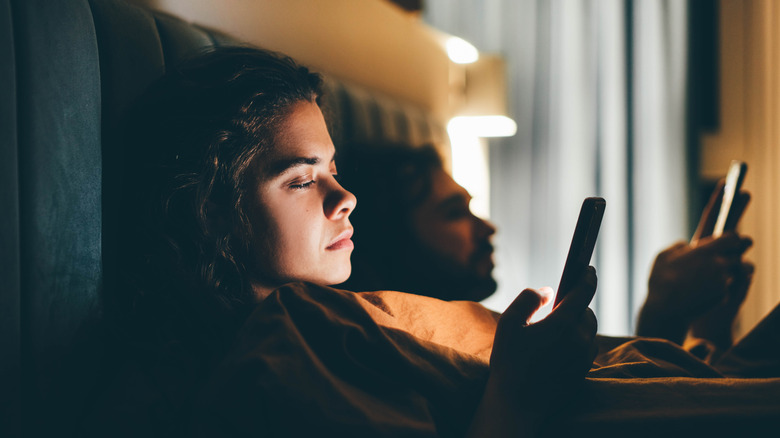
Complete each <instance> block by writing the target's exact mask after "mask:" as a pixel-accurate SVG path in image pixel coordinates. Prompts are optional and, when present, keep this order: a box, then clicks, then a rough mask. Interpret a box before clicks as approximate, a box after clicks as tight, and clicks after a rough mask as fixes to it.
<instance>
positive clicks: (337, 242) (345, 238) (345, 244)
mask: <svg viewBox="0 0 780 438" xmlns="http://www.w3.org/2000/svg"><path fill="white" fill-rule="evenodd" d="M352 233H353V231H352V229H351V228H350V229H348V230H345V231H344V232H342V233H341V234H339V235H338V236H336V238H335V239H333V242H331V244H330V245H328V247H327V248H326V249H328V250H332V251H335V250H339V249H353V248H354V247H355V244H354V243H352V239H351V238H352Z"/></svg>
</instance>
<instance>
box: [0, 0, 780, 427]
mask: <svg viewBox="0 0 780 438" xmlns="http://www.w3.org/2000/svg"><path fill="white" fill-rule="evenodd" d="M0 29H2V30H0V33H2V38H1V39H0V52H2V55H1V56H2V57H3V59H4V62H2V63H0V65H2V67H0V75H2V80H1V81H0V86H1V87H3V94H2V95H3V99H2V100H0V120H1V122H0V123H2V130H0V136H2V139H3V140H2V150H0V154H2V156H0V166H2V171H0V178H2V183H0V217H1V218H2V227H0V257H1V260H2V263H0V270H1V272H2V275H0V278H1V279H2V280H0V281H2V284H3V286H2V289H1V290H0V337H2V343H0V344H1V345H2V352H0V403H1V404H0V412H2V413H3V414H2V416H0V435H2V436H8V437H13V436H21V435H22V434H23V433H24V434H25V435H28V434H29V435H34V436H38V435H41V436H46V435H51V434H54V433H57V434H58V435H68V434H69V431H71V430H74V429H73V427H72V426H74V423H75V422H77V421H79V419H81V418H82V411H83V407H84V405H85V404H87V402H88V401H89V400H90V398H91V397H92V395H93V394H94V392H95V391H96V390H97V389H98V388H97V387H96V386H97V385H98V383H97V382H99V381H100V380H99V378H100V376H101V372H102V368H101V364H102V363H103V361H104V360H105V357H104V352H103V350H102V349H101V348H100V346H101V345H102V344H101V343H102V342H104V339H103V337H102V335H103V334H102V333H101V332H100V331H99V330H95V327H96V324H97V323H96V321H99V319H100V316H101V315H102V314H103V313H104V312H105V311H106V309H110V307H111V306H112V305H114V304H115V303H114V297H112V296H111V294H110V293H109V291H111V290H112V284H113V283H112V282H115V281H116V280H115V278H116V277H117V276H116V272H117V270H118V269H120V267H119V266H117V263H116V253H117V251H121V248H118V246H117V243H116V242H117V239H116V236H117V233H119V232H121V230H118V229H117V225H116V224H117V223H118V222H117V220H116V218H115V214H116V213H115V212H116V210H117V202H120V201H119V200H117V199H116V197H115V196H112V195H113V194H114V193H115V191H116V184H117V182H116V181H115V180H113V177H114V176H115V172H113V171H112V169H116V166H118V163H119V162H121V159H122V154H123V151H121V150H118V147H117V144H118V143H119V142H117V141H116V140H117V139H115V138H112V132H114V130H113V129H112V128H113V127H114V126H115V124H116V123H117V121H118V120H119V117H120V115H121V112H122V109H123V108H124V107H125V106H126V105H127V104H128V102H130V101H131V100H132V99H133V98H134V97H135V96H137V95H138V94H139V93H140V92H141V91H142V90H143V89H144V88H145V87H146V86H147V85H148V84H149V83H150V82H151V81H153V80H154V79H155V78H157V77H159V76H160V75H161V74H162V72H163V71H164V67H165V65H167V64H170V63H174V62H176V61H177V60H178V59H181V58H182V57H185V56H187V55H188V54H190V53H193V52H194V51H196V50H198V49H199V48H202V47H209V46H214V45H226V44H234V43H236V41H233V40H231V39H230V38H227V37H225V36H224V35H223V34H220V33H219V32H214V31H211V30H209V29H206V28H202V27H199V26H196V25H193V24H190V23H186V22H184V21H182V20H180V19H178V18H176V17H172V16H168V15H164V14H160V13H154V12H150V11H148V10H144V9H141V8H139V7H136V6H132V5H128V4H126V3H124V2H122V1H121V0H59V1H56V2H50V1H43V0H0ZM327 96H329V99H330V100H329V102H328V105H329V107H331V108H333V114H335V115H336V118H337V119H339V120H342V121H343V122H342V123H341V124H340V125H338V126H339V127H338V129H337V130H335V131H334V138H335V141H336V144H337V147H338V145H339V144H347V143H350V142H352V141H366V140H369V141H370V140H372V139H374V138H377V139H382V140H390V141H408V142H412V143H423V142H434V143H440V142H442V141H443V139H444V128H443V126H441V124H440V123H438V122H437V120H436V119H435V118H433V117H431V116H430V115H428V114H426V112H425V111H424V110H421V109H420V108H418V107H415V106H414V105H409V104H407V103H404V102H399V101H396V100H393V99H391V98H388V97H386V96H381V95H378V94H376V93H374V92H372V91H371V90H368V89H364V88H360V87H358V86H355V85H354V84H348V83H344V82H339V81H336V80H332V79H331V80H329V82H328V94H327ZM301 287H303V286H301ZM309 287H310V286H306V288H304V289H301V290H299V293H293V294H289V298H288V299H289V300H290V301H284V300H282V301H279V302H278V303H277V304H278V305H277V307H276V308H274V309H271V310H268V312H271V313H272V314H276V313H275V312H283V311H290V314H291V315H292V316H291V319H288V320H279V321H280V323H283V324H292V326H293V327H296V326H297V321H298V320H297V319H296V317H295V315H296V310H295V309H303V311H304V313H305V312H310V311H319V312H326V313H327V311H328V309H323V308H322V307H320V306H319V305H318V304H317V303H316V302H312V301H311V300H309V301H306V300H305V299H304V298H305V297H306V296H311V293H312V291H311V290H309V289H308V288H309ZM311 288H313V290H315V289H316V291H318V292H313V293H320V294H325V295H326V296H328V297H331V298H332V299H333V300H335V301H336V302H338V303H341V304H343V306H344V308H346V309H347V310H345V312H346V313H345V314H343V315H341V316H339V315H335V316H334V315H330V316H333V317H334V318H335V319H333V318H331V319H328V321H330V323H328V324H331V325H328V324H326V325H325V326H323V329H325V328H328V327H330V328H331V329H332V330H336V331H339V330H342V331H343V330H346V328H349V327H352V328H353V329H354V326H350V325H349V324H344V318H346V319H347V320H350V319H354V318H362V319H361V320H363V321H365V324H366V326H365V327H363V328H362V329H360V330H363V329H365V328H366V327H370V328H371V330H372V333H373V335H374V336H375V338H373V339H376V340H378V342H380V344H381V345H382V346H383V347H382V348H381V349H380V350H378V352H380V353H381V352H384V353H383V354H385V353H386V354H389V353H388V352H392V351H394V350H393V348H397V347H398V346H399V345H401V346H404V348H405V349H407V350H409V349H410V350H411V351H415V352H417V353H419V356H420V357H423V358H428V359H429V360H428V362H426V361H424V360H423V361H422V362H419V361H406V362H403V363H404V364H405V366H407V370H408V371H409V372H412V373H417V375H418V377H419V379H421V381H427V380H426V379H428V378H429V377H430V378H433V377H435V376H439V377H438V380H437V381H438V382H440V383H441V385H442V386H443V387H445V388H448V390H449V391H452V394H456V395H458V397H462V398H463V399H464V400H465V399H467V398H468V397H469V396H471V395H473V394H474V393H475V391H476V392H478V391H479V387H480V382H481V381H482V379H484V376H485V373H486V367H485V363H484V357H482V358H480V355H479V354H476V355H474V354H472V353H473V352H471V353H468V354H464V353H462V352H458V351H456V350H455V349H453V348H452V347H451V346H448V345H447V342H448V341H445V340H444V339H443V338H442V339H439V338H436V339H433V340H431V339H426V338H425V337H424V336H415V335H413V334H409V333H408V332H407V331H405V330H399V327H400V326H393V324H394V323H392V322H391V321H386V324H385V325H382V324H377V323H376V321H374V320H372V319H366V315H368V314H369V313H370V312H373V311H374V310H370V309H371V307H366V306H365V305H364V304H365V303H363V302H362V301H359V300H360V299H362V298H359V297H357V296H351V295H349V294H345V293H343V292H339V291H333V290H330V289H322V288H318V287H313V286H311ZM296 300H297V301H296ZM306 306H310V307H306ZM311 306H313V307H311ZM367 309H369V310H367ZM428 318H431V321H432V323H433V322H437V321H439V319H438V317H437V316H436V315H428ZM423 320H424V319H423ZM485 323H486V324H489V323H490V318H486V319H485ZM360 330H358V332H360ZM478 331H479V328H478V327H473V328H469V330H468V333H472V332H473V333H477V332H478ZM344 333H352V331H344ZM459 333H461V334H460V335H458V336H460V337H461V338H458V339H455V341H457V342H461V341H462V336H466V335H465V334H463V333H462V332H459ZM473 333H472V334H473ZM448 336H452V335H451V334H450V335H448ZM445 337H446V336H445ZM451 340H452V339H451ZM774 341H775V343H774V345H775V347H776V348H777V347H780V343H779V342H777V341H778V339H777V338H775V339H774ZM475 342H477V341H476V340H475ZM605 342H607V341H606V340H605ZM388 349H389V350H388ZM778 349H780V348H778ZM434 357H436V359H435V360H436V361H439V363H440V364H441V366H442V367H447V368H448V369H452V370H455V371H458V372H461V373H464V374H463V375H464V376H466V377H467V378H465V380H459V378H456V376H457V374H452V375H450V377H448V378H446V379H445V378H441V373H440V370H437V369H436V367H431V365H430V364H431V363H432V362H431V361H433V360H434V359H433V358H434ZM637 357H639V356H637ZM635 358H636V357H635ZM363 359H365V360H371V357H364V358H363ZM613 371H614V370H613ZM453 372H454V371H453ZM445 377H447V376H445ZM215 379H217V380H218V378H215ZM281 382H282V380H276V381H275V383H274V385H276V386H275V388H277V389H278V388H280V384H281ZM293 388H294V386H290V387H289V388H288V389H287V391H292V389H293ZM334 391H335V392H334V393H328V392H323V393H322V394H323V395H322V396H323V397H326V396H327V395H328V394H339V393H340V392H339V389H338V388H337V387H336V388H334ZM583 394H584V395H583V397H584V398H583V400H585V402H583V403H580V404H578V405H575V406H574V407H572V408H571V410H570V411H568V412H567V413H566V415H565V416H562V417H561V419H560V421H557V422H555V423H553V424H551V425H550V427H549V429H548V432H549V434H550V435H551V436H568V435H571V434H574V433H577V434H578V435H591V434H593V435H598V436H610V435H618V434H620V435H626V434H630V435H633V436H644V435H656V434H660V433H664V434H665V435H670V434H671V435H680V436H682V435H692V434H696V435H705V436H718V435H726V434H728V435H733V434H740V435H744V434H754V433H755V434H757V433H759V432H765V431H766V430H768V429H767V428H772V429H777V427H778V426H780V379H778V378H774V377H763V378H751V379H740V378H725V377H718V376H710V377H708V378H702V377H697V376H696V375H678V374H674V373H671V374H670V375H664V376H647V375H644V376H639V375H635V376H634V375H632V376H620V377H619V378H618V377H615V376H614V375H611V374H609V373H606V371H604V370H602V371H601V372H598V371H596V372H594V374H593V375H592V376H591V377H589V378H588V380H587V382H586V385H585V388H584V392H583ZM291 400H294V399H291ZM345 400H347V403H348V404H349V402H348V399H345ZM415 400H418V399H415ZM442 400H443V402H446V404H448V405H450V406H451V409H450V410H447V411H446V415H447V417H446V418H448V419H450V420H452V421H433V420H432V417H431V418H428V417H425V418H416V419H414V421H415V422H419V424H420V425H421V427H422V429H423V430H424V432H425V433H424V434H428V435H430V434H437V435H438V434H441V435H449V434H457V431H458V430H459V425H462V423H463V421H464V419H465V418H467V416H468V414H467V413H468V408H469V405H468V403H469V402H467V401H463V403H457V401H458V400H461V399H460V398H452V399H447V398H446V397H443V398H442ZM418 401H419V400H418ZM333 406H334V409H335V408H336V407H337V406H338V404H337V403H334V405H333ZM304 407H305V406H304ZM291 409H303V408H302V407H294V406H293V407H292V408H291ZM360 412H363V413H366V412H368V413H370V411H366V410H365V409H362V408H361V411H360ZM382 412H390V411H381V410H377V411H375V415H377V417H374V416H372V415H368V414H366V416H365V417H360V418H364V419H365V420H366V422H365V423H364V424H363V425H364V426H365V425H366V424H368V426H371V427H375V429H376V430H383V431H385V432H387V434H388V435H391V434H390V433H389V431H398V430H400V429H397V428H396V426H399V425H403V424H405V423H404V422H405V421H408V420H409V418H404V417H403V415H401V414H399V416H396V417H393V418H387V417H382V415H381V414H382ZM400 412H407V411H404V410H401V411H400ZM419 412H427V411H425V410H422V411H419ZM415 415H416V414H415ZM42 416H43V417H44V418H46V421H40V418H41V417H42ZM380 417H381V418H380ZM248 418H251V417H248ZM374 420H375V422H373V423H372V421H374ZM431 421H433V422H431ZM207 426H213V423H211V424H209V425H207ZM356 427H357V426H356ZM399 427H400V426H399ZM202 430H204V431H206V430H210V429H208V428H207V427H205V426H204V429H202ZM355 430H358V429H355ZM360 430H362V429H360ZM222 432H224V431H222ZM421 434H422V433H421ZM424 434H422V435H424ZM216 435H217V434H216V432H215V436H216Z"/></svg>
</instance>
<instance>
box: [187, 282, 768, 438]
mask: <svg viewBox="0 0 780 438" xmlns="http://www.w3.org/2000/svg"><path fill="white" fill-rule="evenodd" d="M497 319H498V315H497V314H496V313H494V312H491V311H490V310H488V309H486V308H484V307H482V306H480V305H479V304H475V303H470V302H449V303H448V302H442V301H439V300H435V299H433V298H427V297H420V296H415V295H410V294H403V293H399V292H370V293H360V294H355V293H352V292H347V291H340V290H335V289H331V288H326V287H321V286H315V285H310V284H291V285H287V286H285V287H283V288H281V289H279V290H277V291H276V292H274V293H273V294H272V295H270V296H269V297H268V298H266V299H265V300H264V301H263V302H262V303H261V304H260V305H259V306H258V308H257V309H256V310H255V311H254V313H253V314H252V315H251V316H250V318H249V319H248V320H247V322H246V325H245V327H244V328H243V330H242V332H241V334H240V336H239V340H238V342H237V344H236V346H235V349H234V350H233V352H232V353H231V354H230V355H229V357H228V358H227V359H226V360H225V361H224V363H223V364H222V365H221V366H220V368H219V370H218V371H217V372H216V373H215V375H214V376H213V378H212V380H211V382H210V383H209V385H208V386H207V388H206V390H205V391H204V392H203V393H202V394H201V396H200V397H199V401H198V403H197V409H196V412H197V415H196V416H195V418H193V425H194V426H193V434H195V435H199V436H311V435H319V436H340V437H344V436H372V437H382V436H387V437H391V436H394V437H418V436H419V437H433V436H462V434H463V431H464V430H465V429H466V428H467V426H468V424H469V422H470V420H471V416H472V414H473V412H474V409H475V407H476V404H477V402H478V400H479V396H480V394H481V391H482V388H483V386H484V383H485V381H486V379H487V374H488V365H487V364H488V358H489V355H490V350H491V346H492V337H493V332H494V330H495V327H496V323H497ZM770 329H771V327H770ZM599 341H600V342H601V344H602V345H603V346H604V348H603V349H602V350H601V351H600V353H599V356H598V357H597V360H596V362H595V363H594V367H593V369H592V370H591V372H590V373H589V375H588V377H587V378H586V379H585V381H584V383H583V385H582V387H581V388H578V389H577V391H578V392H577V394H578V395H577V397H576V398H575V399H574V402H573V403H571V404H570V405H569V406H566V407H564V408H563V409H562V410H561V411H560V412H559V413H558V414H557V415H556V416H555V417H554V418H552V419H551V421H550V422H549V424H547V425H546V426H545V428H544V429H543V431H544V432H545V433H546V434H547V435H549V436H574V435H576V436H617V435H620V436H626V435H631V436H650V435H656V436H657V434H659V433H663V434H664V436H690V435H691V434H693V435H695V436H725V435H728V434H733V433H736V432H740V433H739V435H741V436H745V433H759V432H765V431H767V430H773V431H780V429H778V425H780V379H778V378H775V377H769V378H740V377H734V376H733V372H734V370H735V369H736V368H735V367H732V368H728V367H727V369H728V370H729V373H732V374H730V375H729V376H728V377H727V376H726V374H724V373H723V372H722V371H720V370H718V368H717V366H715V365H713V364H708V363H705V362H703V361H701V360H699V359H698V358H696V357H695V356H693V355H691V354H689V353H688V352H687V351H685V350H683V349H682V348H680V347H678V346H676V345H675V344H672V343H670V342H667V341H663V340H657V339H640V338H637V339H632V338H624V339H616V338H600V340H599ZM778 347H780V346H778V345H777V344H775V345H773V348H774V349H775V350H778V349H779V348H778ZM770 356H771V355H770ZM753 359H755V358H753ZM753 359H750V360H753ZM759 362H760V361H759ZM762 363H763V365H762V366H764V368H762V369H765V368H766V363H765V362H762ZM732 364H733V363H732ZM529 396H532V395H529Z"/></svg>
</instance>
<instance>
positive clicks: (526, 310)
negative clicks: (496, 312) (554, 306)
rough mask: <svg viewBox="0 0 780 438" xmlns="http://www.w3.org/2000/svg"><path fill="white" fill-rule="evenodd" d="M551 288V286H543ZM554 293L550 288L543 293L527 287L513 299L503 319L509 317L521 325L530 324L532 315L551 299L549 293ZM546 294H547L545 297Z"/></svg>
mask: <svg viewBox="0 0 780 438" xmlns="http://www.w3.org/2000/svg"><path fill="white" fill-rule="evenodd" d="M543 289H549V288H543ZM551 293H552V291H551V290H550V291H549V292H548V291H545V292H544V293H543V294H540V293H539V292H537V291H535V290H533V289H525V290H524V291H522V292H520V294H519V295H518V296H517V298H515V300H514V301H512V304H510V305H509V307H507V309H506V310H505V311H504V313H503V314H502V316H501V319H505V318H509V319H510V320H514V321H518V322H519V323H520V324H521V325H526V324H528V321H529V320H530V319H531V316H532V315H533V314H534V313H536V311H537V310H539V308H540V307H542V306H543V305H544V303H545V302H548V301H549V300H550V297H549V295H550V294H551ZM544 294H546V295H547V296H546V297H545V295H544Z"/></svg>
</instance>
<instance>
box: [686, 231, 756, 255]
mask: <svg viewBox="0 0 780 438" xmlns="http://www.w3.org/2000/svg"><path fill="white" fill-rule="evenodd" d="M752 245H753V239H751V238H749V237H745V236H740V235H739V234H737V233H735V232H733V231H729V232H727V233H723V235H722V236H720V237H718V238H715V239H704V240H703V241H702V243H701V244H700V245H699V246H698V247H697V248H696V251H702V252H708V253H712V254H742V253H744V252H745V251H747V250H748V248H750V247H751V246H752Z"/></svg>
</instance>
